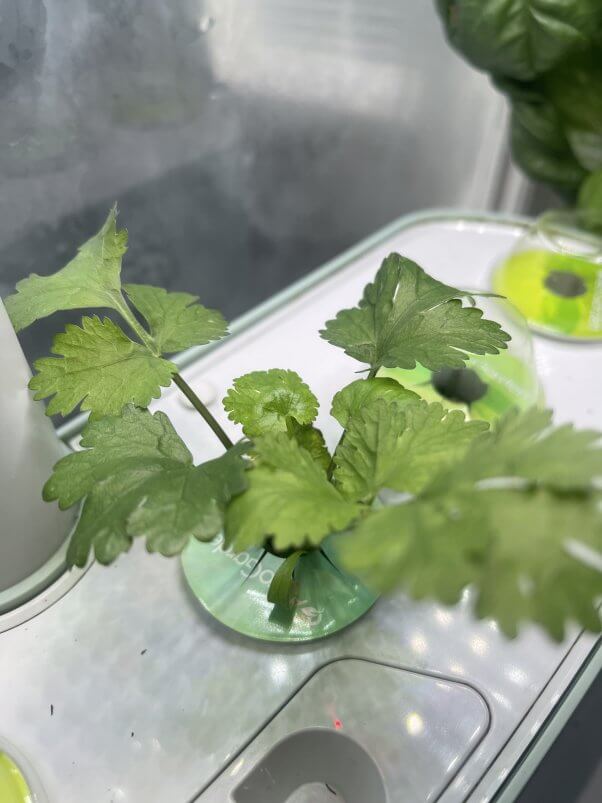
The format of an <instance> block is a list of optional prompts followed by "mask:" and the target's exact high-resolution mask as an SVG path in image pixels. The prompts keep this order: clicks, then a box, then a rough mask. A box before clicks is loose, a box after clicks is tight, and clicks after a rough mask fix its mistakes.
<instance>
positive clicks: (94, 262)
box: [4, 207, 127, 332]
mask: <svg viewBox="0 0 602 803" xmlns="http://www.w3.org/2000/svg"><path fill="white" fill-rule="evenodd" d="M126 250H127V231H126V230H125V229H121V230H120V231H118V230H117V208H116V207H113V209H111V211H110V212H109V216H108V217H107V219H106V221H105V223H104V225H103V227H102V228H101V230H100V231H99V232H98V234H95V235H94V236H93V237H91V238H90V239H89V240H88V241H87V242H86V243H84V245H82V246H81V248H80V249H79V250H78V252H77V255H76V256H75V257H74V258H73V259H72V260H71V262H69V263H68V264H67V265H66V266H65V267H64V268H62V269H61V270H59V271H57V272H56V273H54V274H52V275H51V276H38V275H37V274H35V273H32V274H31V276H29V277H28V278H26V279H22V280H21V281H20V282H18V283H17V287H16V290H17V292H16V293H14V294H13V295H11V296H8V298H6V299H5V300H4V303H5V305H6V309H7V311H8V314H9V316H10V319H11V321H12V324H13V326H14V328H15V330H16V331H17V332H18V331H20V330H21V329H24V328H25V327H26V326H29V325H30V324H31V323H33V322H34V321H37V320H39V319H40V318H46V317H47V316H48V315H52V314H53V313H54V312H58V310H69V309H85V308H89V307H108V308H112V309H119V308H120V304H122V303H123V299H122V297H121V292H120V288H121V279H120V275H121V259H122V257H123V255H124V254H125V252H126Z"/></svg>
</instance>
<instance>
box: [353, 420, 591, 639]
mask: <svg viewBox="0 0 602 803" xmlns="http://www.w3.org/2000/svg"><path fill="white" fill-rule="evenodd" d="M409 409H412V408H409ZM601 478H602V448H600V435H599V434H598V433H593V432H591V431H575V430H574V429H573V428H572V427H569V426H563V427H559V428H556V429H552V428H551V427H550V413H549V412H546V411H541V410H535V409H534V410H530V411H527V412H525V413H511V414H509V415H507V416H506V417H505V418H504V419H502V420H501V421H500V422H499V423H498V424H497V425H496V428H495V430H493V431H491V432H487V433H485V434H483V435H481V436H480V437H479V438H477V439H475V440H474V441H473V442H472V444H471V445H470V446H469V447H468V449H467V450H466V452H465V455H464V456H463V457H462V458H461V459H459V460H458V461H456V462H455V463H454V464H453V465H452V466H451V467H449V468H448V469H446V470H445V471H443V472H442V473H441V474H440V475H439V476H438V477H436V478H435V480H434V481H433V482H432V483H430V484H429V485H428V486H427V487H426V488H425V489H424V490H423V491H422V493H421V494H420V495H419V496H418V497H416V498H414V499H410V500H409V501H407V502H406V503H405V504H401V505H395V506H392V507H389V508H385V509H383V510H379V511H375V512H373V513H371V514H370V515H369V516H367V517H366V518H365V519H364V520H362V521H361V522H360V524H359V526H358V527H357V528H356V529H355V531H354V532H352V533H351V534H349V535H347V536H345V538H341V539H339V547H338V548H339V552H340V557H341V559H342V560H343V562H344V563H345V565H346V566H347V568H348V569H349V570H350V571H353V572H355V573H359V574H360V576H361V577H363V579H364V580H365V581H366V582H368V583H370V584H372V585H374V587H375V588H378V589H380V590H387V589H389V588H392V587H393V586H394V585H397V584H398V585H401V586H402V587H403V588H404V589H405V590H406V591H408V592H409V593H411V594H412V595H414V596H416V597H423V596H434V597H436V598H438V599H440V600H442V601H444V602H446V603H450V602H454V601H455V600H456V599H457V597H458V595H459V593H460V591H461V589H462V587H463V586H464V585H467V584H468V583H471V584H472V585H473V586H474V587H475V588H476V590H477V595H478V601H477V613H478V614H479V615H480V616H491V617H493V618H495V619H496V620H497V621H498V622H499V624H500V626H501V627H502V629H503V630H504V632H506V633H507V634H509V635H515V634H516V632H517V628H518V626H519V624H520V622H521V621H523V620H531V621H535V622H538V623H539V624H541V625H542V626H543V627H544V628H545V629H546V630H547V631H548V632H549V633H550V634H551V635H552V636H553V637H554V638H557V639H559V638H562V636H563V634H564V628H565V622H566V621H567V620H574V621H577V622H578V623H579V624H581V625H582V626H583V627H586V628H588V629H590V630H594V631H596V630H599V629H600V620H599V616H598V613H597V608H596V605H597V601H598V598H599V596H600V595H601V594H602V572H601V571H600V568H599V567H600V565H601V562H602V494H601V493H600V490H599V481H600V479H601Z"/></svg>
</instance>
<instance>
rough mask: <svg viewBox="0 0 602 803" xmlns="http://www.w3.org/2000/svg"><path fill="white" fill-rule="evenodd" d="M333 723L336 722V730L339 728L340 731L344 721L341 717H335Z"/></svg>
mask: <svg viewBox="0 0 602 803" xmlns="http://www.w3.org/2000/svg"><path fill="white" fill-rule="evenodd" d="M333 724H334V727H335V728H336V730H338V731H340V730H341V728H342V727H343V723H342V722H341V720H340V719H335V721H334V723H333Z"/></svg>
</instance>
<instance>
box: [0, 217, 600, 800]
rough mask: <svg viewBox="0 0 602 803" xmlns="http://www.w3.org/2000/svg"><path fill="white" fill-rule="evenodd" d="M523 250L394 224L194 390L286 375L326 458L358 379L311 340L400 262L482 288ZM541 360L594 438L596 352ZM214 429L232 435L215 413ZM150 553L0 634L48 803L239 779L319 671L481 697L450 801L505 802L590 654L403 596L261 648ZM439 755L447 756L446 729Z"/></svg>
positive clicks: (474, 226) (551, 384)
mask: <svg viewBox="0 0 602 803" xmlns="http://www.w3.org/2000/svg"><path fill="white" fill-rule="evenodd" d="M519 233H520V226H519V225H518V224H517V225H516V226H514V225H505V224H502V223H498V222H495V221H493V220H492V221H483V220H474V221H471V220H465V221H452V220H437V219H432V220H429V219H428V218H425V219H423V220H422V221H420V220H417V221H414V222H413V223H412V224H410V225H408V224H404V222H403V221H401V222H400V224H399V226H398V228H397V229H396V231H395V232H394V233H391V232H389V233H388V235H387V238H386V241H384V240H383V241H381V242H378V243H376V244H372V245H371V246H370V247H367V249H359V251H358V250H356V252H355V256H354V258H353V259H352V260H350V261H349V263H348V264H347V265H346V266H343V267H341V269H340V270H338V271H336V272H333V273H331V274H330V275H328V276H326V278H323V280H322V281H320V282H319V283H317V284H315V285H314V286H312V287H309V289H306V290H305V291H303V292H300V293H298V294H293V297H292V298H291V299H290V300H289V301H288V302H287V303H286V304H285V305H284V306H281V307H280V308H278V309H276V310H274V311H273V312H271V313H270V314H269V315H266V316H265V317H262V318H260V319H259V320H258V321H256V322H255V323H254V324H253V325H252V326H250V327H248V328H246V329H244V330H243V331H240V332H239V333H238V334H237V335H236V336H234V337H232V338H231V339H230V340H228V341H226V343H225V344H224V345H222V346H219V347H217V348H215V349H213V350H211V351H209V352H208V353H207V354H206V356H205V357H203V358H202V359H201V360H200V361H198V362H196V363H195V364H194V365H191V366H190V367H189V369H188V370H187V371H186V372H185V375H186V377H187V378H188V379H189V380H190V381H191V382H192V384H193V385H194V383H195V381H197V379H198V380H202V381H203V382H209V383H210V384H211V385H212V386H213V387H215V388H216V390H217V399H220V398H221V397H222V396H223V395H224V393H225V391H226V389H227V388H228V386H229V385H230V383H231V381H232V379H233V378H234V377H236V376H238V375H240V374H242V373H244V372H246V371H250V370H253V369H261V368H269V367H290V368H293V369H295V370H297V371H298V372H299V373H300V374H301V376H302V377H303V378H304V380H305V381H307V382H308V383H309V384H310V385H311V386H312V388H313V390H314V391H315V392H316V394H317V395H318V397H319V399H320V400H321V403H322V407H321V411H320V420H319V424H320V425H321V426H322V427H323V428H324V430H325V432H326V434H327V438H328V439H329V441H330V442H331V443H332V442H333V441H334V440H335V439H336V437H337V425H336V423H335V422H334V421H332V420H331V419H330V418H329V415H328V410H329V403H330V398H331V396H332V394H333V392H334V391H335V389H337V388H338V387H340V386H341V385H342V384H343V383H345V382H347V381H350V380H351V379H353V378H354V377H355V373H354V372H355V371H356V370H357V368H358V364H357V363H355V362H354V361H352V360H351V359H350V358H348V357H346V356H345V355H344V354H343V353H342V352H341V351H340V350H338V349H335V348H333V347H332V346H329V345H328V344H327V343H326V342H325V341H323V340H321V339H320V338H319V337H318V334H317V331H318V329H319V328H321V326H322V325H323V323H324V321H325V320H327V319H328V318H330V317H332V315H333V314H334V313H335V312H336V311H337V310H338V309H340V308H341V307H343V306H349V305H351V304H353V303H355V302H356V300H357V298H358V297H359V294H360V291H361V289H362V287H363V286H364V284H365V283H366V281H368V280H369V279H370V278H371V277H372V276H373V274H374V272H375V270H376V268H377V267H378V265H379V263H380V260H381V258H382V257H383V256H384V255H385V254H387V253H389V252H390V251H391V250H399V251H400V252H402V253H404V254H406V255H408V256H410V257H412V258H414V259H417V260H418V261H419V262H421V263H422V264H423V265H424V267H425V268H426V269H428V270H429V271H430V272H432V273H434V274H435V275H436V276H438V277H440V278H442V279H446V280H448V281H450V282H456V283H458V284H464V285H466V286H469V287H487V286H488V281H489V273H490V270H491V267H492V265H493V263H494V262H495V261H496V260H497V259H498V258H499V256H500V255H501V254H502V253H503V252H504V251H506V250H507V249H508V248H510V247H511V245H512V243H513V242H514V240H515V238H516V237H517V236H518V234H519ZM535 357H536V361H537V365H538V369H539V371H540V373H541V376H542V381H543V383H544V386H545V391H546V395H547V399H548V402H549V403H550V404H551V405H552V406H553V407H555V408H556V410H557V420H574V421H576V422H577V423H578V424H580V425H581V426H584V425H590V426H591V425H593V426H598V427H600V409H599V405H598V406H597V405H596V399H599V398H600V394H601V389H602V388H601V382H602V379H601V376H600V372H599V366H600V364H601V359H602V347H601V346H588V347H585V348H583V347H578V346H577V347H576V346H570V345H567V344H563V343H558V342H554V341H548V340H543V339H538V340H537V341H536V343H535ZM157 406H158V407H160V408H161V409H163V410H165V411H167V412H168V413H169V414H170V416H171V417H172V420H173V421H174V424H175V426H176V428H177V429H178V430H179V432H180V433H181V434H182V435H183V437H184V438H185V439H186V441H187V443H188V444H189V446H190V447H191V449H192V450H193V451H194V453H195V456H196V457H197V458H200V457H203V458H208V457H210V456H213V455H215V454H217V453H218V448H217V446H216V445H215V444H214V443H213V441H212V440H211V433H208V432H206V427H205V426H204V425H203V423H202V422H201V421H198V420H197V416H196V415H195V414H194V412H193V411H191V410H189V409H187V408H186V407H184V406H183V405H182V404H181V403H180V402H179V400H178V396H177V395H176V392H175V391H171V392H167V393H166V394H165V395H164V397H163V398H162V399H161V400H160V402H159V404H158V405H157ZM212 411H213V412H214V413H215V414H216V415H217V416H218V418H220V421H221V423H222V424H223V425H224V426H225V427H226V428H227V429H228V431H229V432H230V433H231V434H233V435H235V434H237V432H236V428H235V427H234V425H232V424H231V422H229V421H228V420H227V419H226V417H225V414H224V413H223V412H222V411H221V408H220V405H219V403H218V402H217V401H216V402H215V403H213V405H212ZM139 546H140V545H138V547H137V548H135V549H133V550H132V553H131V554H130V555H129V556H123V557H122V558H120V560H119V561H118V562H117V564H116V565H115V566H113V567H110V568H108V569H107V568H103V567H100V566H96V565H94V566H93V567H92V568H91V569H90V570H89V571H88V572H87V574H86V575H85V576H84V577H83V578H82V579H81V580H80V582H79V583H78V584H77V585H76V586H75V587H74V588H73V589H72V590H70V591H69V592H68V593H67V594H66V595H65V596H64V597H63V598H62V599H60V600H59V601H57V602H56V603H55V604H54V605H53V606H52V607H51V608H49V609H48V610H46V611H44V612H43V613H41V614H39V615H38V616H36V617H35V618H33V619H31V620H30V621H28V622H26V623H25V624H22V625H20V626H18V627H14V628H13V629H11V630H8V631H7V632H5V633H2V634H0V712H1V715H2V728H3V732H4V734H5V735H6V737H7V738H9V739H10V740H11V741H12V742H13V743H14V744H15V745H17V747H18V748H19V749H21V750H22V751H23V752H24V753H25V754H26V755H27V756H28V757H29V758H30V760H31V761H32V762H33V763H34V765H35V768H36V770H37V771H38V773H39V775H40V777H41V780H42V782H43V783H44V785H45V787H46V789H47V792H48V797H49V800H50V803H81V801H82V800H85V801H86V803H108V801H110V800H114V801H120V802H121V801H129V802H130V803H165V802H166V801H169V803H171V801H174V803H187V802H188V801H190V800H191V799H194V798H195V797H196V796H197V795H198V794H199V793H200V792H201V791H202V790H203V789H207V790H208V789H210V788H211V787H210V784H211V782H212V781H213V780H214V779H215V778H216V777H217V776H218V775H219V774H220V773H221V772H222V771H223V770H224V769H225V768H226V767H228V766H230V767H234V766H235V763H233V762H234V759H237V760H240V757H242V755H243V754H242V752H241V751H243V750H244V749H245V747H246V746H247V745H248V744H250V743H251V742H252V740H253V739H254V738H255V737H256V736H257V735H258V734H259V733H260V732H261V731H262V730H263V728H264V727H265V726H266V724H267V723H268V722H269V721H270V720H271V719H272V717H273V716H274V715H275V714H276V713H277V712H278V710H279V709H280V708H281V707H282V706H283V705H284V704H285V703H286V702H287V701H288V700H289V699H291V697H292V696H293V695H294V693H295V691H296V690H297V689H299V688H300V687H301V686H302V685H303V684H304V683H305V682H306V681H307V679H308V678H309V677H310V676H311V675H312V674H314V673H315V671H316V670H317V669H319V668H320V667H322V666H324V665H326V664H329V663H331V662H332V661H333V660H336V659H337V658H341V657H354V658H364V659H367V660H371V661H378V662H383V663H387V664H391V665H393V666H396V667H401V668H406V669H409V670H415V671H418V672H427V673H429V674H432V675H434V676H437V677H440V678H441V679H442V680H443V681H447V680H457V681H461V682H462V683H466V684H469V685H471V686H473V687H474V688H475V689H476V690H477V691H478V693H479V694H480V695H481V696H482V698H483V699H484V700H485V702H486V704H487V707H488V708H489V710H490V716H491V722H490V727H489V730H488V731H487V733H486V734H485V735H484V737H483V738H482V740H481V741H480V743H479V744H478V745H477V746H476V747H475V749H474V751H473V752H472V753H471V754H470V756H469V757H468V760H467V761H466V763H465V764H463V765H462V766H460V765H458V768H457V770H456V772H455V775H454V773H453V772H451V771H450V775H449V778H450V779H451V780H450V784H449V785H448V786H447V788H446V789H445V791H444V792H443V793H442V795H441V797H440V799H441V800H442V801H446V803H452V802H453V801H461V800H465V799H466V798H467V796H469V795H470V794H471V790H474V789H476V788H477V785H479V784H480V785H479V786H478V794H477V793H475V797H474V798H473V799H474V800H475V801H476V800H478V801H479V803H481V801H487V800H489V799H490V798H491V796H492V794H493V793H494V792H495V791H496V790H497V789H498V788H499V786H500V784H501V783H502V782H503V780H504V779H505V777H506V776H507V775H508V773H509V771H510V770H511V768H512V766H513V765H514V763H515V762H516V760H517V758H518V756H519V755H520V754H521V753H522V752H523V750H524V749H525V748H526V747H527V746H528V744H529V742H530V741H531V740H532V739H533V737H534V736H535V735H536V734H537V732H538V730H539V728H540V727H541V724H542V722H543V721H544V719H545V718H546V716H547V715H548V714H549V712H550V711H551V710H552V709H553V707H554V706H555V705H556V703H557V702H558V699H559V697H560V695H561V693H562V692H563V690H564V689H565V688H566V686H567V685H568V684H569V683H570V682H571V680H572V678H573V677H574V676H575V674H576V673H577V671H578V669H579V667H580V665H581V664H582V662H583V661H584V659H585V657H586V656H587V654H588V652H589V651H590V650H591V648H592V647H593V645H594V644H595V640H594V639H593V638H592V637H589V636H581V637H580V636H579V634H578V632H576V631H574V632H572V633H571V634H570V635H569V637H568V638H567V639H566V641H565V642H564V643H563V644H554V643H552V642H551V641H550V640H549V639H548V638H547V637H546V636H545V635H543V634H542V633H541V632H540V631H538V630H537V629H535V628H532V627H526V628H524V629H523V630H522V632H521V635H520V637H519V638H518V639H516V640H515V641H508V640H507V639H505V638H504V637H503V636H502V635H501V634H500V633H499V632H498V629H497V627H496V626H495V623H494V622H491V621H482V622H475V620H474V619H473V618H472V617H471V615H470V598H469V595H468V594H466V595H465V598H464V599H463V600H462V602H461V603H460V604H459V605H458V606H456V607H455V608H442V607H441V606H439V605H436V604H432V603H424V602H423V603H415V602H411V601H409V600H407V599H405V598H404V597H403V596H402V595H398V596H395V597H393V598H390V599H383V600H380V601H379V602H378V603H377V604H376V605H375V606H374V608H373V609H372V611H370V612H369V613H368V614H367V616H366V617H364V618H363V619H362V620H361V621H360V622H358V624H357V625H355V626H353V627H352V628H350V629H349V630H346V631H344V632H342V633H341V634H339V635H337V636H335V637H333V638H331V639H327V640H325V641H320V642H316V643H312V644H306V645H289V646H283V645H278V646H270V645H265V644H260V643H257V642H253V641H251V640H249V639H247V638H244V637H239V636H236V635H234V634H233V633H231V632H230V631H227V630H225V629H224V628H222V627H221V626H220V625H219V624H217V623H216V622H215V621H213V620H212V619H210V618H209V617H208V616H207V615H206V614H205V613H203V611H202V610H201V609H200V606H199V605H198V604H197V603H196V601H195V600H193V599H192V598H191V596H190V595H189V593H188V591H187V589H186V586H185V583H184V581H183V577H182V572H181V568H180V564H179V562H178V561H177V560H167V559H162V558H159V557H157V556H149V555H147V554H146V553H145V552H144V550H143V549H141V548H139ZM1 624H2V619H1V618H0V625H1ZM348 691H349V695H353V696H354V697H357V700H356V701H354V703H353V704H354V705H355V704H356V703H357V704H358V705H359V704H360V703H361V701H362V700H365V702H366V716H368V714H369V712H370V710H372V707H373V706H372V705H371V701H373V700H377V701H378V699H379V697H378V695H379V689H378V688H367V689H365V690H362V691H361V693H360V694H358V692H357V690H356V689H355V688H353V690H352V688H351V686H350V688H349V690H348ZM341 694H342V695H343V694H344V689H343V688H341ZM51 705H52V706H53V709H52V711H53V713H52V715H51ZM412 711H414V712H416V711H417V709H415V708H412ZM455 711H456V709H455V708H453V707H450V708H449V709H447V708H445V707H444V708H443V709H442V710H441V711H440V712H438V714H437V716H438V717H439V719H438V721H440V722H442V723H446V722H447V723H448V725H447V727H449V728H455V727H456V722H455ZM410 713H411V711H407V712H406V714H408V715H409V714H410ZM418 713H420V712H418ZM398 725H399V727H400V739H401V733H404V734H405V735H404V739H405V738H406V736H407V735H408V733H409V731H408V729H410V730H413V731H414V732H415V734H414V735H415V736H416V738H417V737H418V730H419V728H420V723H419V721H418V719H416V718H410V719H408V720H407V721H404V722H401V721H399V720H398ZM410 735H411V734H410ZM425 738H426V737H425ZM429 738H430V737H429ZM399 743H400V742H399V740H395V739H393V738H391V737H390V736H389V735H388V736H387V738H386V739H385V740H383V745H382V746H384V747H386V749H387V750H390V751H391V761H392V762H395V761H397V760H399V762H401V761H402V759H403V757H402V756H401V755H400V754H399V753H398V754H396V753H395V751H396V750H397V749H398V744H399ZM382 746H381V747H382ZM381 747H379V746H378V745H375V747H374V749H375V750H377V749H381ZM429 749H431V750H432V751H434V752H436V753H440V754H441V755H443V754H446V755H449V752H446V751H449V749H450V745H448V744H446V733H445V725H444V726H443V729H442V731H441V732H440V733H438V734H437V735H436V738H435V739H434V742H433V743H432V744H431V745H430V748H429ZM451 760H452V759H451V758H450V763H451ZM452 769H455V767H454V768H452ZM452 776H453V778H452ZM393 794H395V793H393ZM209 799H210V798H209ZM397 799H399V800H402V799H403V798H396V797H395V796H394V797H393V798H392V800H393V801H396V800H397ZM404 803H405V801H404ZM412 803H414V801H412ZM416 803H419V802H418V801H417V802H416Z"/></svg>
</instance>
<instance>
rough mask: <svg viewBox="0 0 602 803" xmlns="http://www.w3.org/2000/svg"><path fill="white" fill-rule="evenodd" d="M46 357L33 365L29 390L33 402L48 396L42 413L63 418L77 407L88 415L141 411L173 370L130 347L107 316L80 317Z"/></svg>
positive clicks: (170, 365)
mask: <svg viewBox="0 0 602 803" xmlns="http://www.w3.org/2000/svg"><path fill="white" fill-rule="evenodd" d="M52 353H53V354H56V355H58V356H57V357H42V358H41V359H39V360H37V361H36V362H35V363H34V367H35V369H36V370H37V371H38V373H37V374H36V375H35V376H34V377H33V378H32V380H31V382H30V383H29V387H30V388H31V389H32V390H34V391H35V398H36V399H46V398H48V397H52V398H51V400H50V402H49V404H48V408H47V413H48V415H54V414H55V413H60V414H61V415H63V416H64V415H68V414H69V413H70V412H71V411H72V410H74V409H75V408H76V407H77V405H78V404H80V403H81V409H82V410H90V411H91V412H92V414H93V416H94V417H99V416H103V415H116V414H117V413H119V412H120V411H121V409H122V408H123V407H124V405H126V404H129V403H130V402H131V403H133V404H136V405H138V406H139V407H147V406H148V405H149V404H150V402H151V399H157V398H159V396H160V395H161V388H162V387H167V386H168V385H169V384H170V383H171V377H172V374H174V373H177V370H178V368H177V366H176V365H174V363H172V362H168V361H167V360H164V359H161V357H155V356H154V355H152V354H151V353H150V352H149V351H148V349H147V348H146V347H145V346H141V345H140V344H138V343H134V342H133V341H132V340H130V339H129V337H127V335H126V334H125V333H124V332H123V331H122V330H121V329H120V328H119V326H117V324H115V323H113V321H111V320H110V319H109V318H104V319H103V320H101V319H100V318H98V317H97V316H96V315H94V316H92V317H85V318H82V325H81V327H80V326H75V325H74V324H67V326H66V327H65V331H64V333H61V334H58V335H56V336H55V338H54V340H53V344H52Z"/></svg>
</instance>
